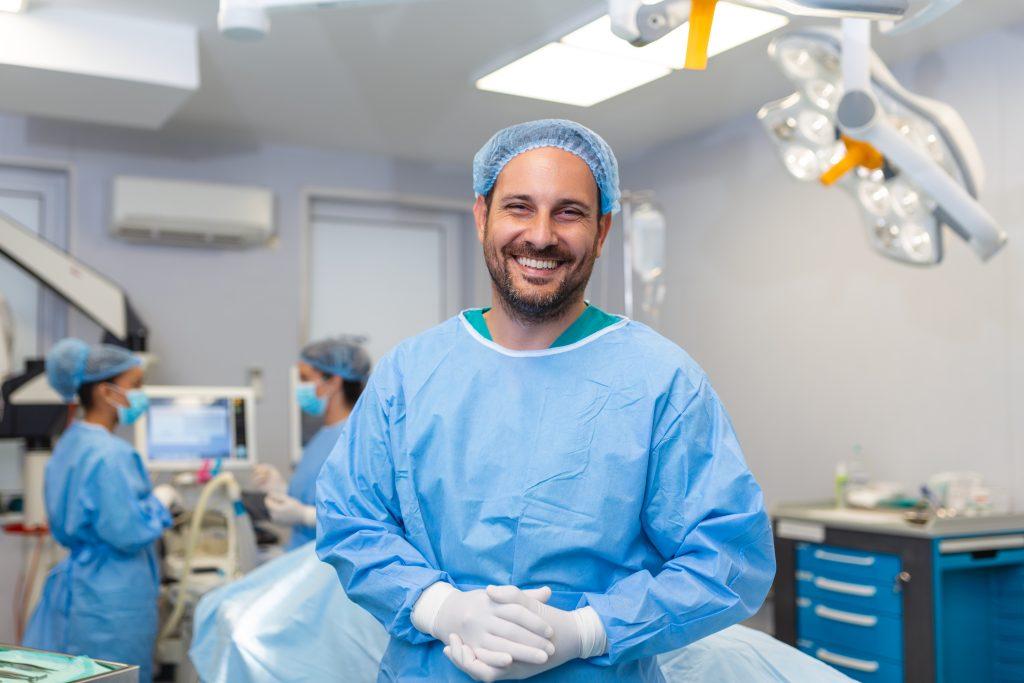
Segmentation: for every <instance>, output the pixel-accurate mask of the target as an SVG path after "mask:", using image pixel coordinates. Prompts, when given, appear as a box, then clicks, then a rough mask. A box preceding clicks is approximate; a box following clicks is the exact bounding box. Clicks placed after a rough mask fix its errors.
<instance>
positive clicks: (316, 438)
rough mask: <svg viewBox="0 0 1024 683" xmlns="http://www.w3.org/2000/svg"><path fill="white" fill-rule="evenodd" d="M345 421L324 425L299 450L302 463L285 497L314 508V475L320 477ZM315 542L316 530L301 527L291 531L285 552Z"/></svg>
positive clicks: (293, 476) (294, 527) (298, 526)
mask: <svg viewBox="0 0 1024 683" xmlns="http://www.w3.org/2000/svg"><path fill="white" fill-rule="evenodd" d="M344 428H345V422H344V420H343V421H341V422H336V423H335V424H332V425H324V426H323V427H321V428H320V429H319V431H317V433H316V434H314V435H313V438H311V439H310V440H309V441H308V442H306V447H305V448H303V449H302V459H301V460H299V465H298V467H296V468H295V473H294V474H293V475H292V480H291V481H290V482H289V483H288V495H289V496H291V497H292V498H295V499H296V500H298V501H299V502H301V503H302V504H303V505H316V475H318V474H320V468H321V467H323V465H324V461H325V460H327V456H328V455H330V454H331V449H333V448H334V444H336V443H337V442H338V437H339V436H341V432H342V430H343V429H344ZM314 538H316V529H315V528H313V527H308V526H305V525H303V524H296V525H295V526H293V527H292V538H291V540H290V541H289V542H288V548H287V549H288V550H294V549H295V548H298V547H299V546H300V545H305V544H307V543H309V542H310V541H312V540H313V539H314Z"/></svg>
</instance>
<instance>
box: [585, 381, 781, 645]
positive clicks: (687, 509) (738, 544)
mask: <svg viewBox="0 0 1024 683" xmlns="http://www.w3.org/2000/svg"><path fill="white" fill-rule="evenodd" d="M691 386H692V385H691ZM672 393H675V394H676V395H672ZM675 406H680V407H679V408H677V407H675ZM660 423H661V424H660V425H659V427H658V429H657V430H656V431H655V433H654V436H655V439H654V441H653V443H655V446H654V447H653V448H652V450H651V453H650V467H649V470H648V477H647V491H646V495H645V499H644V501H645V502H644V506H643V511H642V520H641V521H642V524H643V528H644V531H645V533H646V535H647V536H648V538H649V539H650V541H651V542H652V543H653V544H654V546H655V547H656V548H657V549H658V551H659V553H660V554H661V556H662V557H663V558H664V559H665V561H664V563H663V564H662V565H661V567H660V568H659V570H658V571H657V572H656V573H651V572H650V571H647V570H646V569H645V570H641V571H638V572H636V573H634V574H631V575H629V576H626V577H624V578H622V579H621V580H619V581H617V582H616V583H614V584H613V585H612V586H611V587H610V588H609V589H608V590H607V591H606V592H604V593H585V594H584V596H583V598H582V600H581V604H585V605H590V606H591V607H593V608H594V610H595V611H596V612H597V614H598V615H599V616H600V618H601V621H602V623H603V624H604V627H605V632H606V634H607V637H608V650H607V652H606V653H605V654H604V655H602V656H600V657H597V658H594V659H590V660H588V661H590V662H593V663H594V664H598V665H610V664H615V663H618V662H623V661H629V660H633V659H637V658H640V657H647V656H652V655H657V654H660V653H663V652H668V651H670V650H674V649H676V648H680V647H683V646H685V645H688V644H689V643H692V642H695V641H697V640H699V639H701V638H704V637H705V636H708V635H710V634H712V633H715V632H717V631H720V630H722V629H724V628H727V627H729V626H731V625H733V624H736V623H738V622H739V621H741V620H743V619H745V618H746V617H748V616H750V615H751V614H753V613H754V612H755V611H757V609H758V608H759V607H760V606H761V603H762V602H763V601H764V598H765V596H766V595H767V593H768V589H769V587H770V586H771V582H772V578H773V577H774V575H775V551H774V547H773V543H772V533H771V526H770V524H769V521H768V517H767V514H766V513H765V510H764V501H763V496H762V494H761V489H760V487H759V486H758V485H757V482H756V481H755V480H754V477H753V475H752V474H751V473H750V470H749V469H748V468H747V466H746V464H745V462H744V459H743V454H742V452H741V451H740V446H739V443H738V441H737V439H736V434H735V432H734V431H733V428H732V424H731V423H730V421H729V417H728V415H727V414H726V412H725V409H724V408H723V407H722V404H721V403H720V402H719V400H718V397H717V396H716V395H715V393H714V391H713V390H712V388H711V387H710V386H709V385H708V383H707V381H706V379H704V378H701V380H700V384H699V386H698V387H697V389H696V391H695V392H694V391H693V390H692V389H691V390H690V391H673V392H670V395H669V396H668V400H667V407H666V409H665V410H664V411H663V416H662V418H661V420H660Z"/></svg>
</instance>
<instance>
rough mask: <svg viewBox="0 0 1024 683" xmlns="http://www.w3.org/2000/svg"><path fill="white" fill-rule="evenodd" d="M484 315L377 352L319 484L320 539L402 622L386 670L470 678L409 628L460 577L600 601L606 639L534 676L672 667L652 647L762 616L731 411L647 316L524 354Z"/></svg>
mask: <svg viewBox="0 0 1024 683" xmlns="http://www.w3.org/2000/svg"><path fill="white" fill-rule="evenodd" d="M471 317H472V316H467V315H466V314H463V315H460V316H458V317H456V318H453V319H451V320H449V321H448V322H446V323H443V324H442V325H440V326H438V327H436V328H434V329H432V330H429V331H427V332H425V333H423V334H421V335H419V336H417V337H414V338H413V339H410V340H407V341H405V342H403V343H402V344H400V345H399V346H398V347H397V348H396V349H395V350H394V351H392V352H391V353H390V354H389V355H388V356H387V357H385V358H384V359H383V360H382V361H381V362H380V364H379V365H378V367H377V369H376V370H375V371H374V373H373V375H372V376H371V377H370V381H369V383H368V385H367V387H366V390H365V391H364V392H363V395H362V397H361V398H360V400H359V403H358V404H357V405H356V407H355V409H354V410H353V412H352V414H351V415H350V416H349V419H348V423H347V424H346V429H345V432H344V433H343V434H342V437H341V438H340V439H339V440H338V444H337V446H336V447H335V449H334V451H333V452H332V453H331V455H330V457H329V458H328V459H327V462H326V463H325V465H324V466H323V468H322V469H321V471H320V477H319V479H318V481H317V520H318V524H319V531H320V533H319V535H318V537H317V552H318V553H319V555H320V558H321V559H322V560H324V561H325V562H328V563H330V564H331V565H333V566H334V567H335V569H336V570H337V572H338V576H339V578H340V579H341V583H342V586H343V587H344V589H345V592H346V594H347V595H348V597H349V598H350V599H351V600H352V601H353V602H355V603H357V604H359V605H361V606H362V607H364V608H365V609H367V610H368V611H369V612H370V613H371V614H373V615H374V616H375V617H376V618H377V619H378V620H379V621H380V622H381V624H383V625H384V627H385V628H386V629H387V630H388V632H389V633H390V635H391V642H390V643H389V645H388V649H387V651H386V652H385V654H384V659H383V661H382V662H381V668H380V673H379V677H378V680H379V681H403V682H405V683H409V682H411V681H431V682H436V681H458V682H460V683H462V682H467V681H469V680H470V679H469V678H468V677H467V676H466V675H465V674H463V673H462V672H461V671H459V670H458V669H456V668H455V667H454V666H453V665H452V664H451V662H449V661H448V660H447V658H446V657H445V656H444V654H443V652H442V649H443V647H444V646H443V644H442V643H441V642H440V641H438V640H434V639H433V638H432V637H430V636H429V635H425V634H423V633H421V632H420V631H418V630H417V629H416V628H415V627H414V626H413V625H412V621H411V613H412V609H413V605H415V603H416V601H417V599H418V598H419V597H420V594H421V593H422V592H423V590H424V589H425V588H427V587H428V586H430V585H431V584H433V583H435V582H437V581H445V582H449V583H452V584H454V585H455V586H456V587H458V588H460V589H462V590H472V589H475V588H482V587H484V586H487V585H488V584H512V585H516V586H519V587H521V588H533V587H537V586H550V587H551V588H552V590H553V594H552V596H551V599H550V601H549V604H551V605H552V606H554V607H558V608H560V609H566V610H571V609H575V608H578V607H583V606H588V605H589V606H591V607H593V608H594V610H595V611H596V612H597V614H598V616H599V617H600V618H601V621H602V623H603V624H604V628H605V632H606V634H607V637H608V651H607V652H606V653H605V654H603V655H601V656H599V657H595V658H593V659H588V660H585V661H584V660H574V661H571V662H569V663H567V664H564V665H562V666H560V667H558V668H557V669H552V670H550V671H547V672H545V673H543V674H540V675H538V676H536V677H535V678H533V679H531V681H536V683H542V682H547V681H551V682H556V681H557V682H558V683H577V682H579V683H583V682H586V683H594V682H596V681H604V682H608V683H610V682H612V681H630V682H631V683H638V682H651V683H654V682H657V681H663V680H664V678H663V676H662V673H661V670H660V669H659V667H658V663H657V660H656V659H655V655H658V654H660V653H663V652H668V651H670V650H674V649H676V648H679V647H682V646H684V645H687V644H689V643H692V642H695V641H697V640H699V639H701V638H703V637H705V636H707V635H709V634H712V633H715V632H716V631H719V630H721V629H724V628H726V627H728V626H731V625H733V624H735V623H737V622H738V621H740V620H742V619H744V618H745V617H747V616H749V615H750V614H752V613H753V612H754V611H756V610H757V608H758V607H759V606H760V605H761V602H762V601H763V600H764V597H765V595H766V593H767V592H768V588H769V586H770V585H771V581H772V577H773V575H774V571H775V557H774V551H773V545H772V533H771V527H770V525H769V521H768V517H767V515H766V513H765V509H764V501H763V498H762V495H761V489H760V487H758V485H757V482H756V481H755V480H754V477H753V476H752V475H751V473H750V470H749V469H748V468H747V466H746V463H745V462H744V459H743V454H742V452H741V450H740V446H739V443H738V442H737V439H736V434H735V433H734V431H733V428H732V424H731V422H730V420H729V417H728V416H727V414H726V412H725V409H724V408H723V407H722V404H721V402H720V401H719V399H718V396H717V395H716V394H715V392H714V390H713V389H712V388H711V385H710V384H709V382H708V380H707V377H706V375H705V374H704V372H703V371H702V370H701V369H700V367H698V365H697V364H696V363H695V362H694V361H693V360H692V359H691V358H690V357H689V356H688V355H686V353H685V352H684V351H683V350H682V349H680V348H679V347H678V346H676V345H675V344H673V343H671V342H670V341H668V340H667V339H665V338H664V337H662V336H660V335H658V334H657V333H655V332H654V331H652V330H651V329H650V328H648V327H646V326H644V325H641V324H639V323H636V322H633V321H628V320H625V319H620V320H619V321H618V322H616V323H615V324H612V325H609V326H606V327H603V328H602V329H600V330H599V331H597V332H594V333H593V334H591V335H589V336H588V337H586V338H584V339H582V340H580V341H578V342H576V343H573V344H569V345H567V346H562V347H558V348H552V349H548V350H543V351H511V350H508V349H504V348H502V347H500V346H498V345H497V344H495V343H494V342H493V341H491V340H489V339H487V338H486V337H485V336H483V335H481V333H480V332H479V331H477V330H476V329H474V326H473V324H472V321H471V320H470V318H471Z"/></svg>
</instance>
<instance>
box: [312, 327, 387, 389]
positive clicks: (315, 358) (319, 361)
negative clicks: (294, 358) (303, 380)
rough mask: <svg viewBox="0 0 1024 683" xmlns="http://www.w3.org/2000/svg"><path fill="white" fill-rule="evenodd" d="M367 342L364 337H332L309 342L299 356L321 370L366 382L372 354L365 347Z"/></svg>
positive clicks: (354, 380)
mask: <svg viewBox="0 0 1024 683" xmlns="http://www.w3.org/2000/svg"><path fill="white" fill-rule="evenodd" d="M365 342H366V339H365V338H364V337H352V336H346V335H343V336H340V337H332V338H331V339H324V340H321V341H316V342H312V343H311V344H307V345H306V346H305V348H303V349H302V353H301V354H300V356H299V357H300V358H301V359H302V360H303V361H304V362H306V363H309V364H310V365H312V366H313V367H314V368H316V369H317V370H319V371H320V372H326V373H328V374H330V375H338V376H339V377H341V378H342V379H347V380H348V381H350V382H365V381H366V379H367V378H368V377H369V376H370V354H368V353H367V352H366V349H364V348H363V344H364V343H365Z"/></svg>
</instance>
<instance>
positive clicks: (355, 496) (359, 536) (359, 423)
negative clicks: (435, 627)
mask: <svg viewBox="0 0 1024 683" xmlns="http://www.w3.org/2000/svg"><path fill="white" fill-rule="evenodd" d="M389 365H390V363H389V359H387V358H385V359H384V360H382V361H381V363H380V366H379V367H378V368H377V370H376V371H375V372H374V374H373V376H372V377H371V378H370V381H369V383H368V384H367V386H366V389H365V390H364V392H363V395H362V397H361V398H360V400H359V402H358V403H357V404H356V407H355V410H354V411H353V412H352V415H351V416H350V417H349V421H348V423H347V428H346V429H345V432H344V434H343V435H342V437H341V438H340V439H339V440H338V443H337V445H336V446H335V447H334V450H333V451H332V452H331V455H330V456H329V457H328V458H327V462H325V463H324V466H323V468H322V469H321V470H320V476H319V477H318V478H317V492H316V503H317V541H316V550H317V554H318V555H319V556H320V559H321V560H323V561H324V562H326V563H328V564H330V565H331V566H333V567H334V568H335V570H336V571H337V572H338V578H340V579H341V584H342V586H343V587H344V589H345V593H346V594H347V595H348V597H349V598H351V599H352V601H353V602H355V603H357V604H358V605H360V606H361V607H363V608H364V609H366V610H367V611H368V612H370V613H371V614H372V615H373V616H374V617H375V618H376V619H377V621H379V622H380V623H381V624H382V625H383V626H384V627H385V628H386V629H387V630H388V632H389V633H390V634H391V635H392V636H394V637H396V638H401V639H403V640H406V641H408V642H410V643H413V644H419V643H427V642H430V641H431V640H433V636H430V635H427V634H425V633H422V632H420V631H419V630H418V629H417V628H416V627H415V626H413V624H412V620H411V615H412V609H413V606H414V605H415V604H416V601H417V599H418V598H419V597H420V594H421V593H422V592H423V591H424V589H426V588H427V587H428V586H431V585H433V584H435V583H437V582H439V581H443V582H446V583H452V580H451V578H450V577H449V576H448V574H447V573H445V572H443V571H439V570H437V569H435V568H433V567H432V566H431V565H430V563H429V562H428V561H427V560H426V558H424V557H423V555H422V554H421V553H420V551H419V550H417V549H416V548H415V547H414V546H413V545H412V544H411V543H409V541H408V540H407V539H406V538H405V535H404V525H403V522H402V516H401V511H400V509H399V502H398V493H397V491H396V489H395V479H396V476H397V474H398V473H396V472H395V468H394V464H393V461H392V457H391V444H390V423H389V410H390V409H392V408H393V406H392V405H391V404H390V403H389V401H388V400H387V399H386V398H384V396H383V392H382V388H381V387H380V383H381V380H380V378H381V377H384V376H387V374H388V371H389Z"/></svg>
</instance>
